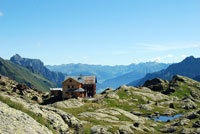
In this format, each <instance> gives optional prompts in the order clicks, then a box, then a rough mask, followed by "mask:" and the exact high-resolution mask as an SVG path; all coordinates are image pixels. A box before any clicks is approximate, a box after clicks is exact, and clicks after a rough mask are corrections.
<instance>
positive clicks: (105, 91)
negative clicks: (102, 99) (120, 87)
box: [101, 88, 113, 94]
mask: <svg viewBox="0 0 200 134" xmlns="http://www.w3.org/2000/svg"><path fill="white" fill-rule="evenodd" d="M109 92H113V89H112V88H107V89H105V90H104V91H103V92H102V93H101V94H107V93H109Z"/></svg>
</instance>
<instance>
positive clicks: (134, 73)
mask: <svg viewBox="0 0 200 134" xmlns="http://www.w3.org/2000/svg"><path fill="white" fill-rule="evenodd" d="M168 66H169V64H164V63H157V62H146V63H139V64H130V65H116V66H107V65H106V66H103V65H88V64H80V63H79V64H63V65H53V66H50V65H47V66H46V67H47V68H48V69H50V70H51V71H57V72H62V73H67V74H68V75H80V74H82V75H96V76H97V79H98V84H97V89H102V88H107V87H111V88H117V87H119V86H120V85H125V84H128V83H129V82H131V81H134V80H137V79H140V78H142V77H144V76H145V75H146V74H147V73H152V72H155V71H159V70H162V69H166V68H167V67H168Z"/></svg>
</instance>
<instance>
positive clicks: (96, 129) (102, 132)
mask: <svg viewBox="0 0 200 134" xmlns="http://www.w3.org/2000/svg"><path fill="white" fill-rule="evenodd" d="M109 128H111V126H108V125H107V126H103V125H95V126H92V127H91V134H112V133H111V132H109V131H108V129H109Z"/></svg>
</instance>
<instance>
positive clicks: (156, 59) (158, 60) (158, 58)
mask: <svg viewBox="0 0 200 134" xmlns="http://www.w3.org/2000/svg"><path fill="white" fill-rule="evenodd" d="M161 60H162V58H161V57H156V58H155V59H151V62H161Z"/></svg>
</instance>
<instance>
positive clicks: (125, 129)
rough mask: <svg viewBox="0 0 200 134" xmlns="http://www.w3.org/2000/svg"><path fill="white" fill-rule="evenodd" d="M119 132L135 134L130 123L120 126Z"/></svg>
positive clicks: (121, 133)
mask: <svg viewBox="0 0 200 134" xmlns="http://www.w3.org/2000/svg"><path fill="white" fill-rule="evenodd" d="M119 133H120V134H134V132H133V130H132V129H131V127H130V126H128V125H121V126H119Z"/></svg>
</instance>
